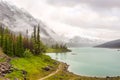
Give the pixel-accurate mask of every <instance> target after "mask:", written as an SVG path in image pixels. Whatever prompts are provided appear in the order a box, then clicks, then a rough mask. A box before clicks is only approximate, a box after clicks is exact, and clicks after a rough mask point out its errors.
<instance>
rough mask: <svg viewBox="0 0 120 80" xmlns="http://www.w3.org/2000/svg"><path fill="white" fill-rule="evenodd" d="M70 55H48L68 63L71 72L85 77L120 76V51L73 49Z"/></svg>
mask: <svg viewBox="0 0 120 80" xmlns="http://www.w3.org/2000/svg"><path fill="white" fill-rule="evenodd" d="M71 50H72V52H68V53H47V55H49V56H51V57H52V58H53V59H56V60H58V61H62V62H65V63H67V64H68V65H70V66H69V69H68V70H69V71H70V72H73V73H76V74H79V75H85V76H97V77H105V76H120V51H117V50H116V49H104V48H103V49H102V48H71Z"/></svg>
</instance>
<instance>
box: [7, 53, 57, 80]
mask: <svg viewBox="0 0 120 80" xmlns="http://www.w3.org/2000/svg"><path fill="white" fill-rule="evenodd" d="M55 63H56V61H55V60H52V59H51V58H50V57H49V56H46V55H39V56H32V57H30V58H14V59H12V61H11V64H12V65H13V67H14V68H17V69H19V70H25V71H27V79H29V80H37V79H39V78H41V77H43V76H46V75H48V74H50V73H51V72H52V71H55V70H56V68H57V66H58V65H56V64H55ZM46 66H52V67H53V68H52V69H51V70H50V71H45V70H43V69H42V68H44V67H46ZM6 77H7V78H10V79H14V78H15V77H17V78H19V79H21V80H23V75H22V72H20V71H14V72H12V73H10V74H8V75H6Z"/></svg>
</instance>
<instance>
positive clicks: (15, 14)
mask: <svg viewBox="0 0 120 80" xmlns="http://www.w3.org/2000/svg"><path fill="white" fill-rule="evenodd" d="M0 24H1V25H2V26H3V27H8V28H9V29H10V30H12V31H14V32H21V33H22V34H26V31H27V30H28V31H29V32H28V34H29V36H30V35H31V33H32V31H33V27H34V26H37V25H38V24H39V26H40V31H41V32H40V34H41V38H42V40H43V41H44V42H46V43H47V42H48V43H50V42H54V41H60V40H61V38H60V37H59V36H58V35H57V34H56V33H55V32H54V31H53V30H52V29H50V28H49V27H47V26H46V25H45V24H44V23H43V22H42V21H41V20H37V19H35V18H34V17H33V16H32V15H31V14H29V13H28V12H27V11H25V10H24V9H19V8H17V7H16V6H15V5H13V4H10V3H9V2H7V1H2V0H0ZM48 40H49V41H48Z"/></svg>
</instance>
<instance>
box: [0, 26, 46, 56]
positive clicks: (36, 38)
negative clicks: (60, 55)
mask: <svg viewBox="0 0 120 80" xmlns="http://www.w3.org/2000/svg"><path fill="white" fill-rule="evenodd" d="M26 34H27V35H26V36H23V35H22V34H21V33H19V34H18V35H15V33H14V32H12V31H10V30H9V29H8V28H3V27H2V25H1V26H0V47H1V48H2V50H3V52H4V53H5V54H7V55H9V56H16V57H25V55H26V52H31V53H33V54H34V55H39V54H42V53H44V52H45V51H46V46H45V45H44V44H43V43H42V42H41V40H40V27H39V25H38V26H34V29H33V33H32V36H31V37H28V30H27V31H26Z"/></svg>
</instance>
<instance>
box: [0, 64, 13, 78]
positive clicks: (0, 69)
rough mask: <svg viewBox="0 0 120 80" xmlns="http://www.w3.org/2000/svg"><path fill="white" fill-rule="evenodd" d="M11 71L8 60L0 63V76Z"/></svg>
mask: <svg viewBox="0 0 120 80" xmlns="http://www.w3.org/2000/svg"><path fill="white" fill-rule="evenodd" d="M10 72H11V65H10V64H9V63H8V62H2V63H0V76H5V74H7V73H10Z"/></svg>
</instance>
